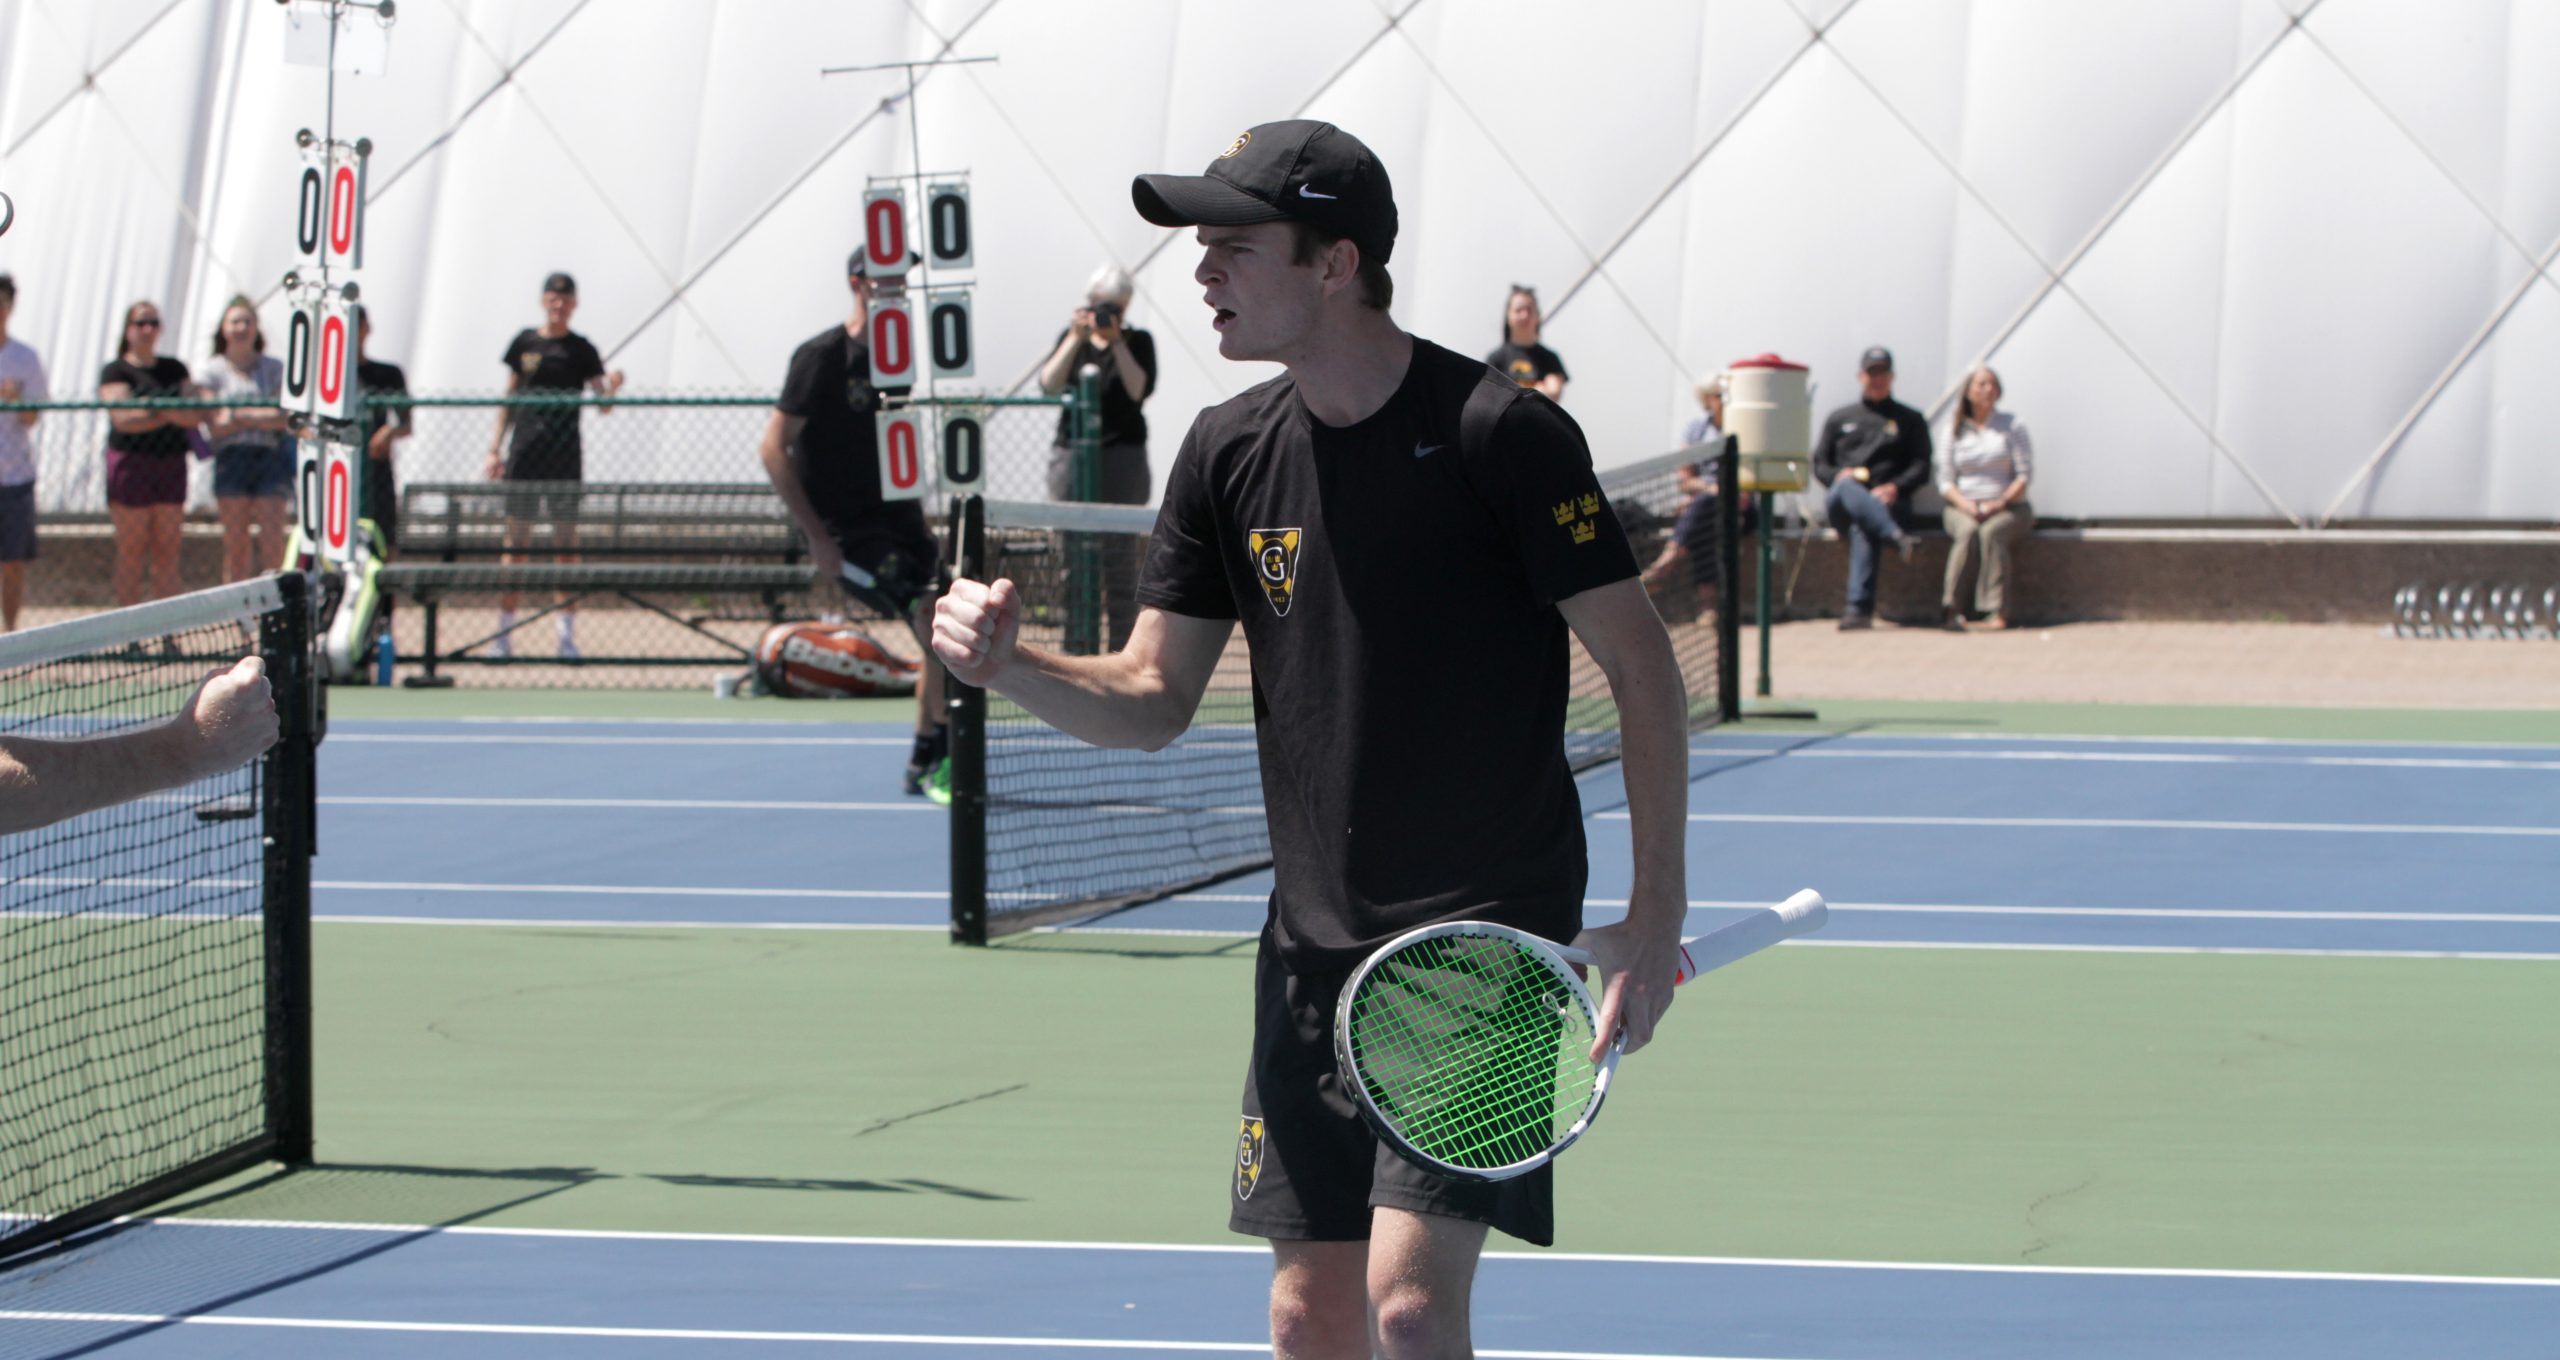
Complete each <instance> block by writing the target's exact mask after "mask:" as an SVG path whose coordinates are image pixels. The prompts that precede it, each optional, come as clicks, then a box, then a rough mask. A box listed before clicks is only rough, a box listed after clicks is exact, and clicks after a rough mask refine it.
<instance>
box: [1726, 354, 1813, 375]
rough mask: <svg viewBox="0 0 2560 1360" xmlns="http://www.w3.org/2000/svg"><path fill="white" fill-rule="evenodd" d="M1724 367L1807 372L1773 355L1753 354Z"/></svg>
mask: <svg viewBox="0 0 2560 1360" xmlns="http://www.w3.org/2000/svg"><path fill="white" fill-rule="evenodd" d="M1725 367H1727V368H1792V369H1794V370H1796V371H1797V372H1799V373H1801V372H1805V371H1807V370H1806V369H1805V366H1804V365H1802V364H1795V363H1789V362H1787V361H1786V360H1784V359H1781V358H1779V357H1778V356H1777V355H1774V354H1754V355H1752V356H1751V357H1750V358H1748V359H1736V360H1734V361H1733V362H1732V363H1730V364H1727V365H1725Z"/></svg>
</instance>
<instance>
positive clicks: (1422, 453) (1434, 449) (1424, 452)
mask: <svg viewBox="0 0 2560 1360" xmlns="http://www.w3.org/2000/svg"><path fill="white" fill-rule="evenodd" d="M1439 451H1440V445H1438V444H1416V445H1414V446H1413V456H1414V457H1416V458H1428V457H1430V456H1431V455H1433V454H1435V453H1438V452H1439Z"/></svg>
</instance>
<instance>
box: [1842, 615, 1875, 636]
mask: <svg viewBox="0 0 2560 1360" xmlns="http://www.w3.org/2000/svg"><path fill="white" fill-rule="evenodd" d="M1875 626H1876V616H1875V615H1873V614H1860V613H1856V612H1854V611H1853V612H1851V613H1847V614H1843V615H1841V616H1840V631H1841V632H1844V633H1855V632H1860V631H1863V630H1865V629H1868V628H1873V627H1875Z"/></svg>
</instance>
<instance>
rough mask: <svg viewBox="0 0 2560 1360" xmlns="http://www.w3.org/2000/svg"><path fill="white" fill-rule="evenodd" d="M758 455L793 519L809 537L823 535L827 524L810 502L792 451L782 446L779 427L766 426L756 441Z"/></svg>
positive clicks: (811, 539) (766, 477)
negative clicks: (761, 437)
mask: <svg viewBox="0 0 2560 1360" xmlns="http://www.w3.org/2000/svg"><path fill="white" fill-rule="evenodd" d="M756 458H757V460H758V461H760V462H762V463H763V464H764V475H765V480H767V481H769V482H772V483H773V494H775V495H776V496H779V497H781V498H782V508H783V510H784V512H785V513H787V514H789V515H790V516H791V522H792V523H794V524H797V525H799V526H800V532H801V533H803V534H806V535H808V538H809V541H810V542H812V543H815V542H817V541H818V540H819V539H821V538H824V537H825V536H826V533H827V526H826V522H825V521H824V520H821V519H820V518H818V508H817V507H816V506H814V505H811V504H810V503H809V493H808V491H807V490H806V489H805V488H803V487H802V486H801V485H800V473H799V470H798V469H796V468H794V467H792V466H791V454H790V452H789V451H788V450H786V449H785V448H784V447H783V436H782V433H781V431H779V430H777V429H770V428H769V429H767V430H766V431H765V435H764V438H763V439H762V440H760V441H758V443H757V444H756Z"/></svg>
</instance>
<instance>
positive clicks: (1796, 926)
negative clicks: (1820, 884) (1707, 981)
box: [1671, 888, 1831, 986]
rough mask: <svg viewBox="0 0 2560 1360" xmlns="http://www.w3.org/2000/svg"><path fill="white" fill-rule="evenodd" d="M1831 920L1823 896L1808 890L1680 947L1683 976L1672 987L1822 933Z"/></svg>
mask: <svg viewBox="0 0 2560 1360" xmlns="http://www.w3.org/2000/svg"><path fill="white" fill-rule="evenodd" d="M1830 919H1831V908H1830V907H1829V906H1827V905H1825V904H1824V903H1823V900H1822V894H1820V893H1818V892H1815V891H1814V890H1813V889H1811V888H1806V889H1803V890H1801V891H1799V892H1798V893H1796V895H1795V896H1793V897H1790V898H1788V899H1787V900H1786V901H1784V902H1781V903H1779V904H1778V905H1776V906H1774V907H1762V908H1761V909H1760V910H1758V911H1755V912H1753V913H1751V914H1750V915H1748V916H1745V917H1743V918H1742V919H1741V920H1739V921H1736V922H1734V923H1732V924H1731V925H1727V926H1723V927H1720V928H1718V929H1715V930H1710V931H1708V932H1707V933H1706V934H1704V935H1701V936H1699V937H1698V938H1696V939H1694V940H1687V941H1683V942H1682V943H1681V945H1680V974H1679V976H1677V977H1675V978H1673V979H1671V981H1672V985H1674V986H1677V985H1679V984H1680V983H1683V982H1687V981H1689V980H1690V979H1691V978H1694V977H1696V976H1697V975H1699V974H1700V973H1710V972H1713V971H1715V970H1716V969H1718V968H1722V967H1724V966H1725V965H1726V964H1728V963H1732V962H1734V961H1735V960H1737V959H1744V958H1748V957H1750V956H1751V955H1753V954H1757V953H1759V952H1760V951H1761V950H1763V949H1766V948H1768V947H1769V946H1771V945H1773V944H1776V943H1778V942H1779V941H1781V940H1791V939H1794V938H1795V937H1796V936H1798V935H1806V934H1811V933H1812V932H1814V931H1817V930H1820V929H1822V927H1823V923H1824V922H1826V921H1828V920H1830Z"/></svg>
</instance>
